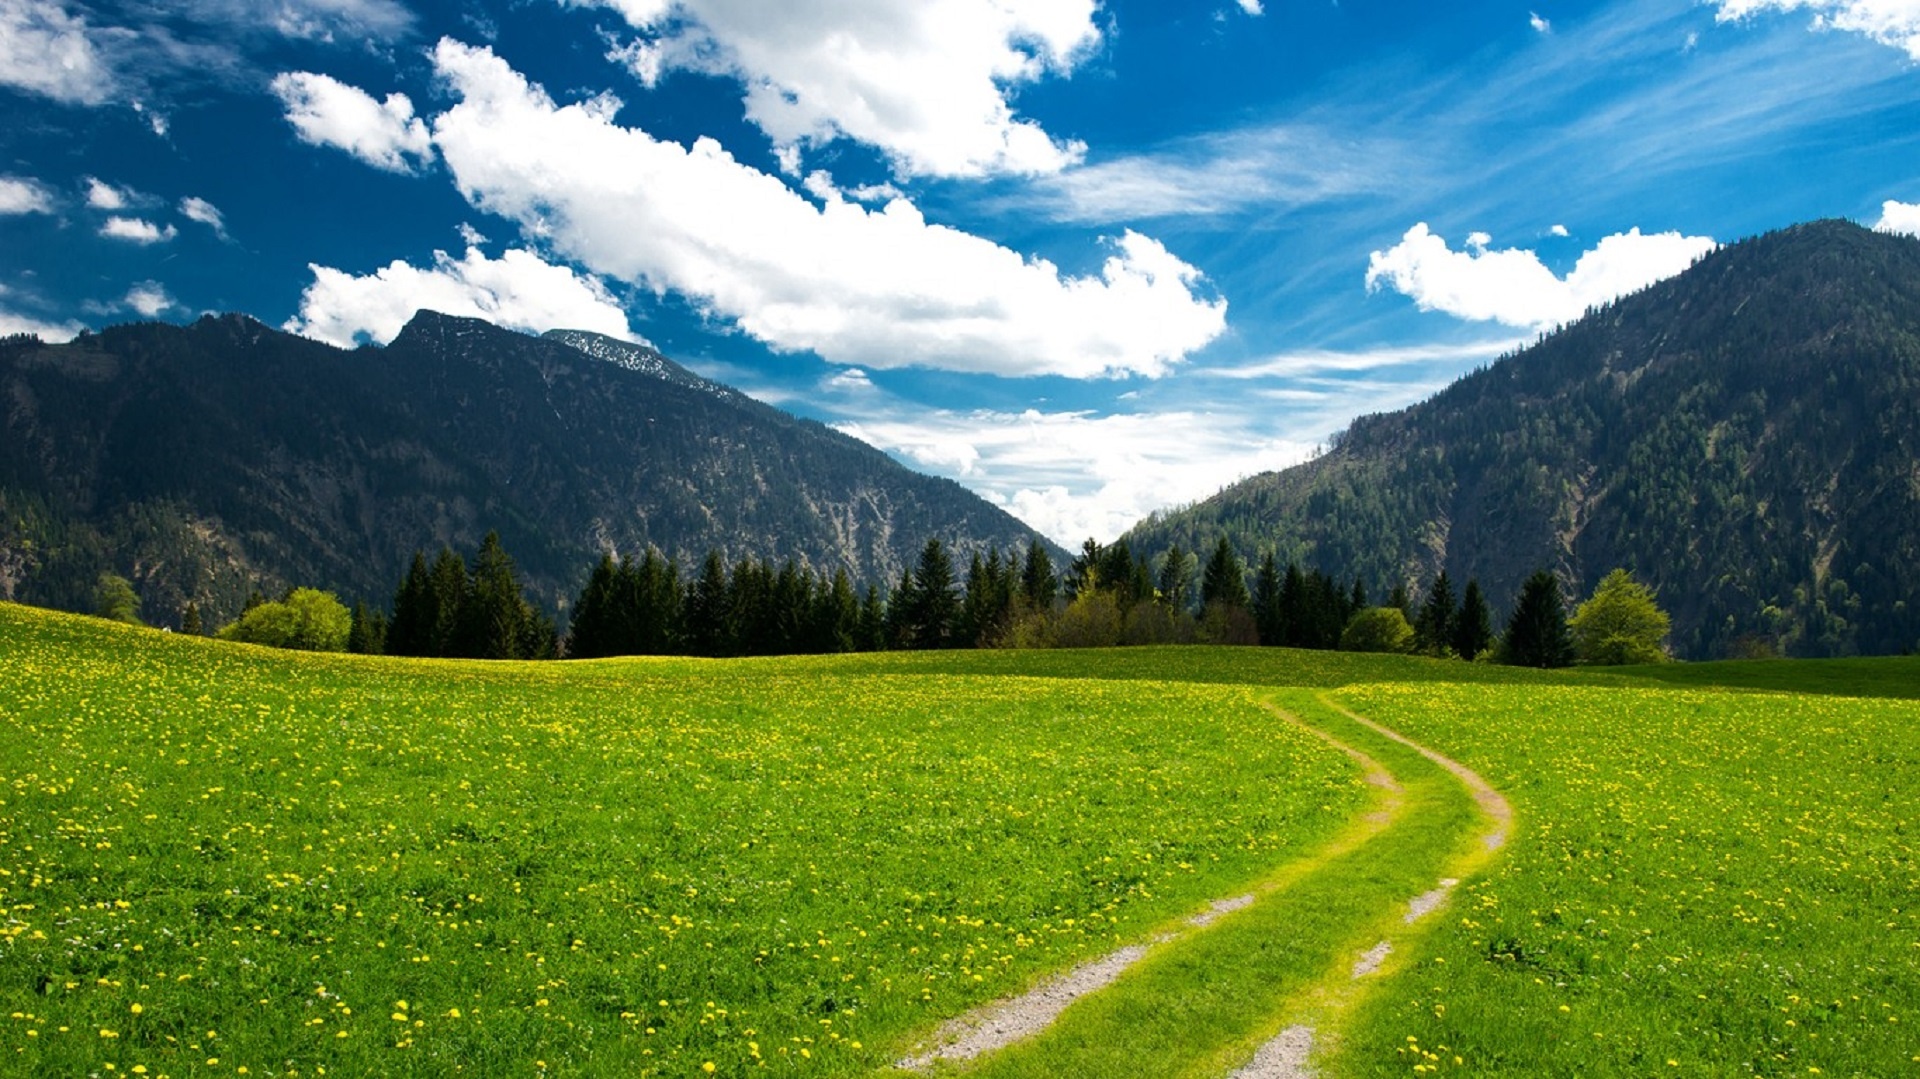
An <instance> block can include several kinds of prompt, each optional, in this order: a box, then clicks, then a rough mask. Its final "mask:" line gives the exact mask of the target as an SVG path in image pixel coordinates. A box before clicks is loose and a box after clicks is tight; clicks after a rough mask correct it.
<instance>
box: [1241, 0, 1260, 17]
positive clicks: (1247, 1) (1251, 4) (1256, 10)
mask: <svg viewBox="0 0 1920 1079" xmlns="http://www.w3.org/2000/svg"><path fill="white" fill-rule="evenodd" d="M1240 10H1241V11H1244V12H1246V13H1247V14H1249V15H1258V14H1260V13H1261V12H1263V11H1265V10H1266V9H1265V8H1263V7H1261V6H1260V0H1240Z"/></svg>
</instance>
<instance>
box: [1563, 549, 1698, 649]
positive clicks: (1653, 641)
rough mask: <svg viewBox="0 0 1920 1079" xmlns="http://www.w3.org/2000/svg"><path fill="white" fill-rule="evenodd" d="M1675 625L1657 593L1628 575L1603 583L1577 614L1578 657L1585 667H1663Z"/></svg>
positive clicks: (1611, 576) (1617, 573)
mask: <svg viewBox="0 0 1920 1079" xmlns="http://www.w3.org/2000/svg"><path fill="white" fill-rule="evenodd" d="M1672 624H1673V623H1672V619H1670V618H1669V617H1668V616H1667V612H1665V611H1663V610H1661V609H1660V604H1659V603H1658V602H1656V601H1655V599H1654V594H1653V589H1651V588H1648V587H1647V586H1646V585H1644V584H1641V583H1640V582H1638V581H1636V580H1634V579H1633V575H1632V574H1629V573H1628V572H1627V571H1626V570H1624V569H1616V570H1614V571H1613V572H1612V573H1609V574H1607V575H1606V576H1605V577H1603V578H1601V580H1600V583H1599V584H1597V585H1595V586H1594V589H1593V595H1592V596H1590V597H1588V599H1587V601H1586V602H1585V603H1582V604H1581V605H1580V606H1579V608H1578V609H1577V610H1575V611H1574V612H1573V619H1572V621H1571V623H1570V628H1571V629H1572V630H1573V648H1574V653H1575V654H1576V655H1577V656H1578V657H1579V659H1580V662H1582V663H1591V664H1604V665H1616V664H1621V663H1664V662H1666V661H1667V659H1668V658H1669V657H1668V655H1667V652H1666V649H1665V647H1664V642H1665V641H1666V638H1667V631H1668V630H1669V629H1670V628H1672Z"/></svg>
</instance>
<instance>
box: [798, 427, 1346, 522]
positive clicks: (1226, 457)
mask: <svg viewBox="0 0 1920 1079" xmlns="http://www.w3.org/2000/svg"><path fill="white" fill-rule="evenodd" d="M1267 411H1268V410H1267V409H1266V408H1261V409H1256V410H1253V411H1251V412H1249V413H1247V414H1230V413H1216V412H1198V411H1187V410H1169V411H1163V412H1140V413H1119V414H1111V415H1098V414H1095V413H1091V412H1040V411H1038V410H1034V409H1028V410H1026V411H1024V412H996V411H977V412H952V411H934V412H918V411H916V412H915V413H914V414H912V415H905V414H899V413H896V414H893V415H886V414H877V413H876V414H874V415H870V416H863V417H861V418H858V419H853V420H848V421H844V422H842V423H839V424H836V425H835V426H836V427H837V428H838V429H840V430H841V431H843V432H845V433H847V434H849V435H852V436H853V437H855V438H858V439H860V440H862V441H864V442H867V443H869V444H870V445H873V446H875V447H878V448H880V449H882V450H886V451H888V452H891V453H895V454H898V455H899V456H901V457H903V458H905V459H907V460H909V461H911V462H913V463H914V464H916V465H918V466H920V467H921V468H924V469H928V470H930V471H933V472H937V473H940V474H942V475H946V476H949V477H952V478H956V479H959V480H961V481H962V482H964V483H965V484H966V486H968V487H969V488H971V489H972V490H974V491H976V492H978V493H979V494H980V495H982V496H983V497H985V498H986V499H987V500H988V501H991V502H993V503H995V504H997V505H999V506H1001V507H1002V508H1004V509H1006V510H1007V511H1008V512H1010V513H1012V514H1013V515H1014V516H1016V517H1018V518H1020V519H1021V520H1023V521H1025V522H1027V523H1028V524H1030V525H1032V526H1033V527H1034V528H1036V529H1038V530H1039V531H1041V532H1043V533H1045V534H1046V535H1047V536H1050V537H1052V538H1053V539H1054V540H1055V541H1056V542H1059V543H1061V544H1064V545H1066V546H1069V547H1078V546H1079V545H1080V541H1082V540H1084V539H1086V538H1087V537H1089V536H1092V537H1093V538H1095V539H1098V540H1100V541H1101V542H1107V541H1110V540H1113V539H1115V538H1116V537H1118V536H1119V535H1120V534H1121V533H1122V532H1124V531H1126V530H1127V529H1128V528H1129V527H1131V526H1132V525H1133V524H1134V523H1135V522H1137V521H1139V520H1140V519H1141V518H1142V517H1145V516H1146V515H1147V514H1149V513H1152V512H1153V511H1154V510H1157V509H1164V508H1166V507H1168V506H1171V505H1177V504H1180V503H1183V502H1191V501H1193V500H1196V499H1199V498H1204V497H1206V496H1207V495H1210V494H1213V493H1214V492H1215V491H1217V490H1219V489H1220V487H1221V486H1222V485H1224V484H1226V483H1229V482H1232V481H1233V480H1235V479H1237V478H1239V477H1243V476H1250V475H1253V474H1254V473H1257V472H1264V471H1268V470H1271V469H1276V468H1284V467H1286V466H1288V465H1292V464H1297V463H1298V462H1300V461H1302V460H1305V459H1306V458H1307V457H1309V456H1310V455H1311V454H1312V451H1313V446H1312V444H1311V443H1303V442H1296V441H1291V440H1288V439H1285V438H1276V437H1274V436H1273V435H1272V434H1271V433H1270V432H1267V431H1265V430H1263V427H1264V423H1263V418H1264V414H1265V413H1266V412H1267Z"/></svg>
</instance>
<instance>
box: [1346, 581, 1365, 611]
mask: <svg viewBox="0 0 1920 1079" xmlns="http://www.w3.org/2000/svg"><path fill="white" fill-rule="evenodd" d="M1366 609H1367V586H1366V582H1364V581H1362V580H1361V579H1360V578H1359V576H1358V575H1357V574H1356V575H1355V576H1354V578H1353V591H1352V592H1350V593H1349V594H1348V595H1347V617H1348V618H1352V617H1353V616H1354V615H1356V614H1359V613H1360V612H1361V611H1364V610H1366Z"/></svg>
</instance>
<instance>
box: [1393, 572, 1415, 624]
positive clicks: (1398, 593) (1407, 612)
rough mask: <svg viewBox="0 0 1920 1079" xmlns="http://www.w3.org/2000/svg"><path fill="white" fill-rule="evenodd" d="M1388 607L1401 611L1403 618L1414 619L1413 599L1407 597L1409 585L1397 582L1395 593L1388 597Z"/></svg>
mask: <svg viewBox="0 0 1920 1079" xmlns="http://www.w3.org/2000/svg"><path fill="white" fill-rule="evenodd" d="M1387 606H1389V607H1392V608H1393V609H1395V610H1397V611H1399V612H1400V613H1401V615H1402V616H1404V617H1407V618H1412V617H1413V598H1412V597H1411V596H1409V595H1407V583H1406V582H1405V581H1395V582H1394V583H1393V591H1392V593H1390V594H1389V595H1388V596H1387Z"/></svg>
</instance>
